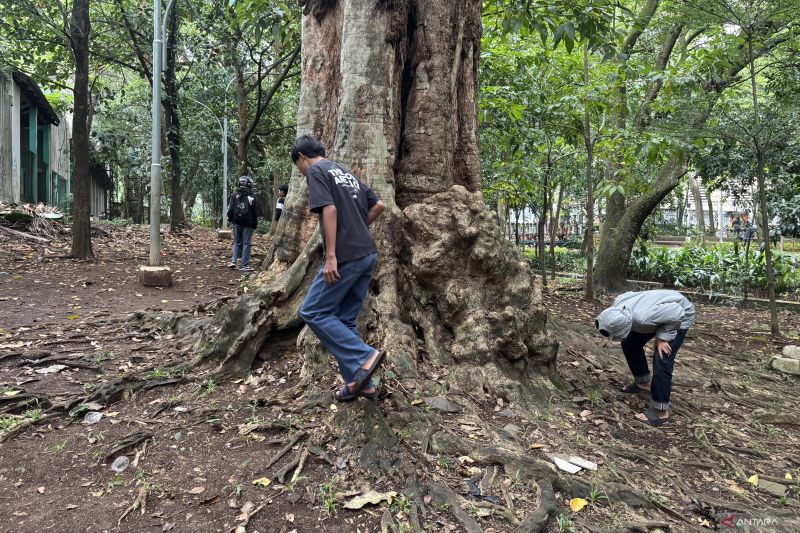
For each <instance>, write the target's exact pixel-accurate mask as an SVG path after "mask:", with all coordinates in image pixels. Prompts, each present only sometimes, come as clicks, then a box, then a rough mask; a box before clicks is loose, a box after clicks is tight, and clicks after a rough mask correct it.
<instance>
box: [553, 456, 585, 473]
mask: <svg viewBox="0 0 800 533" xmlns="http://www.w3.org/2000/svg"><path fill="white" fill-rule="evenodd" d="M553 462H554V463H555V465H556V466H557V467H558V468H559V469H561V470H563V471H564V472H569V473H570V474H577V473H578V472H580V471H581V467H580V466H578V465H574V464H572V463H570V462H569V461H566V460H564V459H562V458H561V457H553Z"/></svg>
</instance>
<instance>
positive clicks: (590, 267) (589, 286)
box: [583, 44, 594, 300]
mask: <svg viewBox="0 0 800 533" xmlns="http://www.w3.org/2000/svg"><path fill="white" fill-rule="evenodd" d="M583 87H584V90H585V91H586V93H587V94H586V95H585V96H584V98H585V100H584V104H583V142H584V146H585V147H586V174H585V180H586V299H587V300H593V299H594V173H593V169H592V167H593V166H594V140H593V139H592V123H591V114H590V112H589V100H588V99H589V96H588V91H589V45H588V44H584V45H583Z"/></svg>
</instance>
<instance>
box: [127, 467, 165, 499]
mask: <svg viewBox="0 0 800 533" xmlns="http://www.w3.org/2000/svg"><path fill="white" fill-rule="evenodd" d="M134 479H135V480H136V486H137V487H144V488H145V489H147V490H148V491H149V492H151V493H153V494H156V495H157V496H158V497H159V498H161V497H162V496H164V494H165V492H166V491H165V490H164V488H163V487H162V486H161V485H160V484H158V483H153V482H151V481H148V479H147V477H146V476H145V473H144V470H137V471H136V474H135V475H134Z"/></svg>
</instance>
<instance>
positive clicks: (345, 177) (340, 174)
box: [328, 168, 361, 199]
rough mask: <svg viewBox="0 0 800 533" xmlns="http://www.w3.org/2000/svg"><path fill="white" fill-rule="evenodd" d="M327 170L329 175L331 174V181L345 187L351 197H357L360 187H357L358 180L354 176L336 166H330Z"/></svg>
mask: <svg viewBox="0 0 800 533" xmlns="http://www.w3.org/2000/svg"><path fill="white" fill-rule="evenodd" d="M328 172H329V173H330V175H331V176H333V181H334V182H335V183H336V185H338V186H339V187H343V188H345V189H347V190H348V191H349V192H350V195H351V196H352V197H353V199H358V194H359V192H361V187H359V185H358V180H357V179H356V177H355V176H353V175H352V174H350V173H349V172H344V171H342V170H340V169H338V168H332V169H330V170H329V171H328Z"/></svg>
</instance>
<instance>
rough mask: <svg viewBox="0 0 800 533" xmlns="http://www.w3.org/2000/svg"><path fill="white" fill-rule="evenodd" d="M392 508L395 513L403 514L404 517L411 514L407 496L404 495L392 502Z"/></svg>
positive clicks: (409, 501)
mask: <svg viewBox="0 0 800 533" xmlns="http://www.w3.org/2000/svg"><path fill="white" fill-rule="evenodd" d="M392 507H394V509H396V510H397V511H399V512H401V513H403V514H404V515H406V516H408V515H409V513H410V512H411V500H409V499H408V496H406V495H405V494H400V496H398V497H397V498H396V499H395V500H394V502H393V503H392Z"/></svg>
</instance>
